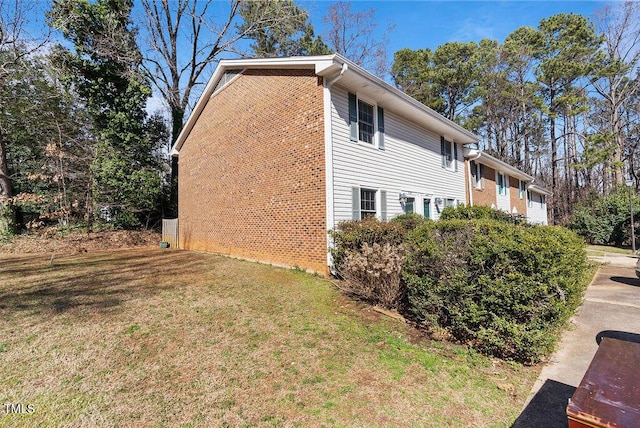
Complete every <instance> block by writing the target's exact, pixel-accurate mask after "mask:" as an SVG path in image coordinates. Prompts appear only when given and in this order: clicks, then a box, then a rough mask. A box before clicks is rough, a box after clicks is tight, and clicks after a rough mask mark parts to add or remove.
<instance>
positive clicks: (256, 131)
mask: <svg viewBox="0 0 640 428" xmlns="http://www.w3.org/2000/svg"><path fill="white" fill-rule="evenodd" d="M477 140H478V139H477V137H476V136H475V135H474V134H472V133H470V132H469V131H467V130H465V129H463V128H462V127H460V126H458V125H456V124H455V123H453V122H451V121H449V120H447V119H446V118H444V117H443V116H441V115H439V114H438V113H436V112H434V111H433V110H431V109H429V108H428V107H426V106H424V105H423V104H421V103H419V102H418V101H416V100H414V99H413V98H411V97H409V96H408V95H406V94H404V93H403V92H401V91H400V90H398V89H396V88H394V87H392V86H390V85H388V84H387V83H385V82H384V81H382V80H380V79H378V78H376V77H375V76H373V75H371V74H370V73H368V72H366V71H364V70H363V69H361V68H360V67H358V66H357V65H355V64H353V63H352V62H350V61H348V60H347V59H346V58H344V57H342V56H340V55H337V54H336V55H328V56H317V57H293V58H265V59H246V60H223V61H220V63H219V65H218V67H217V68H216V70H215V72H214V74H213V76H212V78H211V80H210V81H209V83H208V85H207V87H206V88H205V90H204V93H203V94H202V96H201V98H200V100H199V101H198V103H197V104H196V107H195V109H194V111H193V113H192V114H191V116H190V117H189V119H188V121H187V123H186V125H185V127H184V129H183V131H182V133H181V134H180V136H179V137H178V140H177V141H176V144H175V146H174V150H173V155H174V156H178V164H179V181H178V194H179V208H178V221H179V242H180V247H181V248H185V249H194V250H203V251H212V252H217V253H223V254H228V255H232V256H236V257H241V258H247V259H256V260H260V261H265V262H270V263H274V264H281V265H288V266H299V267H303V268H306V269H310V270H315V271H319V272H327V269H328V267H327V266H328V264H329V263H330V260H329V256H328V251H327V250H328V246H329V245H330V243H329V240H328V235H327V231H328V230H331V229H333V228H334V227H335V226H336V225H337V224H338V223H339V222H340V221H343V220H351V219H361V218H363V217H366V216H375V217H377V218H379V219H381V220H387V219H390V218H392V217H394V216H397V215H399V214H401V213H403V212H415V213H418V214H422V215H425V216H427V217H429V218H432V219H438V218H439V216H440V212H441V211H442V209H443V208H444V207H446V206H449V205H457V204H458V203H465V202H468V198H469V195H470V193H469V192H468V189H467V188H466V184H465V183H466V181H467V180H466V176H465V168H468V167H466V166H465V165H467V164H468V162H465V160H464V156H463V151H464V145H465V144H477ZM481 158H482V161H484V160H485V159H489V158H488V157H487V155H484V154H483V155H482V156H481ZM505 165H506V164H505ZM514 170H515V169H514ZM515 171H517V170H515ZM520 174H522V173H520ZM511 175H512V176H513V177H519V176H517V175H516V174H514V173H513V172H512V173H511ZM524 176H526V174H525V175H523V177H524ZM526 177H527V178H530V177H529V176H526ZM505 179H506V178H505ZM530 181H531V180H529V181H527V182H528V183H529V182H530ZM471 194H473V195H474V197H475V194H474V193H473V192H472V193H471ZM478 198H481V197H478ZM501 204H502V202H501V199H496V203H495V205H496V206H497V207H498V208H500V207H501V206H502V205H501ZM516 206H517V205H514V207H516ZM505 207H506V205H505ZM516 209H517V210H518V212H520V209H522V210H523V211H522V212H526V209H527V208H526V207H524V206H523V207H522V208H520V206H517V208H516ZM508 210H509V212H512V210H511V205H508ZM536 215H537V216H538V217H540V216H539V215H538V214H536ZM538 217H536V218H538Z"/></svg>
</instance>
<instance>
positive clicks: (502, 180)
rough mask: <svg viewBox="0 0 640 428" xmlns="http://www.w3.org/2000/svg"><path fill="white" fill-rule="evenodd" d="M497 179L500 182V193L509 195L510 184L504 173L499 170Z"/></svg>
mask: <svg viewBox="0 0 640 428" xmlns="http://www.w3.org/2000/svg"><path fill="white" fill-rule="evenodd" d="M496 181H497V182H498V183H497V184H498V195H504V196H506V195H507V188H508V187H509V185H508V184H507V180H506V177H505V175H504V174H503V173H501V172H498V173H497V179H496Z"/></svg>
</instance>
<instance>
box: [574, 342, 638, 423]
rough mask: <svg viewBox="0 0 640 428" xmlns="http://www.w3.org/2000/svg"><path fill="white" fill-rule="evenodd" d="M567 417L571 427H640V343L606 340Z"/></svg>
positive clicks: (578, 390) (576, 393)
mask: <svg viewBox="0 0 640 428" xmlns="http://www.w3.org/2000/svg"><path fill="white" fill-rule="evenodd" d="M567 418H568V419H569V428H583V427H584V428H599V427H640V343H635V342H627V341H624V340H618V339H612V338H609V337H605V338H603V339H602V341H601V342H600V346H599V348H598V351H597V352H596V354H595V355H594V357H593V360H591V364H590V365H589V368H588V369H587V372H586V373H585V375H584V377H583V378H582V382H580V385H579V386H578V389H576V391H575V393H574V394H573V397H571V398H570V399H569V405H568V406H567Z"/></svg>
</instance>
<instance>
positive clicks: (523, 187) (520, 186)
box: [518, 180, 527, 199]
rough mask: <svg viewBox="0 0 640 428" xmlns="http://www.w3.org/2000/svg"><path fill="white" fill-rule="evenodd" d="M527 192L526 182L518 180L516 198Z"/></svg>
mask: <svg viewBox="0 0 640 428" xmlns="http://www.w3.org/2000/svg"><path fill="white" fill-rule="evenodd" d="M526 192H527V183H526V182H524V181H522V180H518V198H520V199H524V195H525V194H526Z"/></svg>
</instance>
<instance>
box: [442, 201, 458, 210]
mask: <svg viewBox="0 0 640 428" xmlns="http://www.w3.org/2000/svg"><path fill="white" fill-rule="evenodd" d="M455 206H456V200H455V199H445V200H444V207H445V208H447V207H454V208H455Z"/></svg>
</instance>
